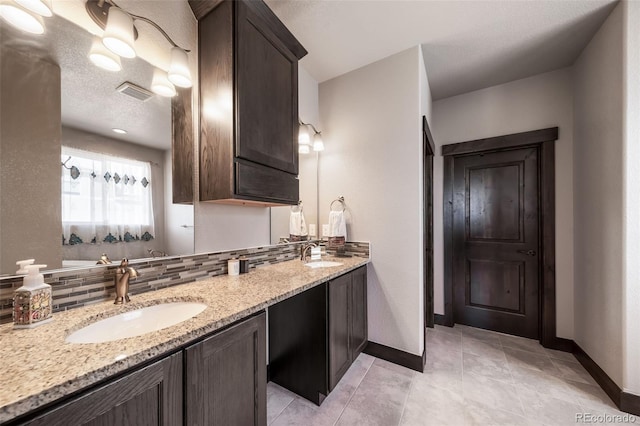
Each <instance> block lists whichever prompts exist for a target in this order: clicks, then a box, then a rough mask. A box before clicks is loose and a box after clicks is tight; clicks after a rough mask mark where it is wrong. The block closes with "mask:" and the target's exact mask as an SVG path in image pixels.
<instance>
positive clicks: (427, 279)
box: [422, 115, 436, 342]
mask: <svg viewBox="0 0 640 426" xmlns="http://www.w3.org/2000/svg"><path fill="white" fill-rule="evenodd" d="M422 151H423V152H422V158H423V161H424V163H423V165H422V174H423V186H422V217H423V220H424V229H423V233H422V238H423V247H422V255H423V262H422V265H423V286H424V325H425V327H424V332H425V342H426V341H427V340H426V338H427V335H426V333H427V327H429V328H433V324H434V311H433V156H434V155H435V153H436V146H435V143H434V141H433V136H432V135H431V130H430V129H429V123H428V122H427V117H426V116H424V115H423V116H422ZM427 161H430V163H431V167H430V168H429V170H430V172H429V173H427V170H428V169H427V166H426V165H427ZM428 185H430V186H431V191H430V192H429V193H427V186H428ZM428 195H430V196H428ZM429 231H430V232H429ZM428 246H430V247H431V252H430V254H429V256H427V252H426V248H427V247H428ZM428 258H430V259H428ZM428 260H429V262H428ZM428 265H431V268H428ZM429 269H430V270H429Z"/></svg>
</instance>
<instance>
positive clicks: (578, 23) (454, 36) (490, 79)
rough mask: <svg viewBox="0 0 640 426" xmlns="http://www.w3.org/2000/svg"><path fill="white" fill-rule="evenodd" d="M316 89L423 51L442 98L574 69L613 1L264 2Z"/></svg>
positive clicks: (434, 89)
mask: <svg viewBox="0 0 640 426" xmlns="http://www.w3.org/2000/svg"><path fill="white" fill-rule="evenodd" d="M266 2H267V4H268V5H269V7H270V8H271V9H272V10H273V11H274V12H275V13H276V15H278V17H279V18H280V19H281V20H282V21H283V22H284V23H285V25H286V26H287V27H288V28H289V30H291V32H292V33H293V34H294V35H295V36H296V37H297V38H298V40H299V41H300V42H301V43H302V44H303V45H304V46H305V48H306V49H307V50H308V51H309V54H308V55H307V56H306V57H305V58H303V59H302V61H301V65H302V66H303V67H304V68H305V69H306V70H307V71H308V72H309V73H310V74H311V75H312V76H313V77H314V78H315V79H316V80H318V81H319V82H323V81H325V80H329V79H331V78H334V77H336V76H339V75H341V74H344V73H346V72H349V71H351V70H354V69H357V68H360V67H362V66H364V65H367V64H369V63H372V62H375V61H377V60H380V59H382V58H385V57H387V56H389V55H392V54H394V53H397V52H400V51H402V50H404V49H408V48H410V47H412V46H417V45H422V51H423V54H424V61H425V66H426V68H427V74H428V76H429V83H430V86H431V91H432V96H433V98H434V100H435V99H442V98H446V97H449V96H454V95H457V94H461V93H466V92H469V91H472V90H478V89H481V88H485V87H489V86H493V85H495V84H501V83H505V82H508V81H513V80H517V79H520V78H525V77H528V76H531V75H535V74H538V73H541V72H546V71H551V70H554V69H558V68H561V67H565V66H569V65H571V64H572V63H573V62H574V61H575V59H576V58H577V56H578V55H579V54H580V52H581V51H582V49H583V48H584V46H585V45H586V44H587V43H588V42H589V40H590V39H591V37H592V36H593V34H594V33H595V32H596V31H597V29H598V28H599V27H600V25H601V24H602V22H604V20H605V19H606V17H607V16H608V14H609V13H610V12H611V10H612V9H613V7H614V6H615V4H616V0H597V1H591V0H553V1H544V0H535V1H533V0H529V1H522V0H494V1H484V0H467V1H457V0H447V1H431V0H429V1H427V0H416V1H400V0H370V1H367V0H360V1H355V0H266Z"/></svg>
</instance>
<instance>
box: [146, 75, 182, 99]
mask: <svg viewBox="0 0 640 426" xmlns="http://www.w3.org/2000/svg"><path fill="white" fill-rule="evenodd" d="M151 91H152V92H153V93H155V94H156V95H160V96H164V97H167V98H170V97H172V96H175V95H176V88H175V87H174V86H173V84H171V82H170V81H169V79H168V78H167V73H166V72H164V71H162V70H161V69H158V68H156V69H155V70H154V71H153V80H151Z"/></svg>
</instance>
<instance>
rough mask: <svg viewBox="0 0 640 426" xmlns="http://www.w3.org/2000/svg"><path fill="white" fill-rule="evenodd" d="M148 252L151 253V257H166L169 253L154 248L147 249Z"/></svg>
mask: <svg viewBox="0 0 640 426" xmlns="http://www.w3.org/2000/svg"><path fill="white" fill-rule="evenodd" d="M147 252H148V253H149V254H150V255H151V257H153V258H156V257H166V256H168V255H167V253H165V252H163V251H160V250H154V249H147Z"/></svg>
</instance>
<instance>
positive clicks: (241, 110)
mask: <svg viewBox="0 0 640 426" xmlns="http://www.w3.org/2000/svg"><path fill="white" fill-rule="evenodd" d="M235 7H237V13H236V47H237V51H236V56H235V57H236V67H235V70H236V78H237V84H236V102H237V106H236V154H235V155H236V157H239V158H242V159H245V160H249V161H252V162H254V163H258V164H262V165H264V166H268V167H271V168H274V169H278V170H282V171H285V172H288V173H291V174H294V175H297V174H298V146H297V145H298V144H297V137H298V59H297V58H296V57H295V55H294V54H293V53H291V51H290V50H289V49H287V47H286V46H285V45H284V43H283V42H282V41H281V40H280V39H279V38H278V37H277V36H276V35H275V34H274V33H273V31H272V30H271V29H270V28H269V25H268V24H267V23H266V22H265V21H264V20H263V19H262V18H261V17H260V16H258V15H257V14H256V13H255V12H254V11H253V10H252V9H250V8H249V7H247V5H245V4H244V2H236V3H235Z"/></svg>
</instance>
